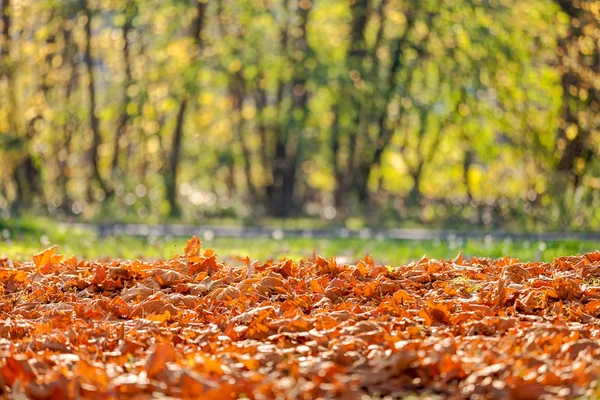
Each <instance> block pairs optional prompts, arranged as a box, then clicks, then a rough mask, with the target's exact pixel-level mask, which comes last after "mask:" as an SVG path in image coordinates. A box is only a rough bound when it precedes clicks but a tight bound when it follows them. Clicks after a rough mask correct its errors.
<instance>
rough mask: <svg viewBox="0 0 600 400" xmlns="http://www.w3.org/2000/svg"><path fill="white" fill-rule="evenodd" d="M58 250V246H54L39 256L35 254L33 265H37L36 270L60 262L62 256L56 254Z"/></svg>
mask: <svg viewBox="0 0 600 400" xmlns="http://www.w3.org/2000/svg"><path fill="white" fill-rule="evenodd" d="M56 249H58V246H52V247H48V248H47V249H45V250H42V251H40V252H39V253H37V254H34V255H33V263H34V264H35V266H36V268H37V269H40V268H42V267H44V266H46V265H53V264H55V263H58V262H60V260H61V259H62V256H61V255H57V254H55V252H56Z"/></svg>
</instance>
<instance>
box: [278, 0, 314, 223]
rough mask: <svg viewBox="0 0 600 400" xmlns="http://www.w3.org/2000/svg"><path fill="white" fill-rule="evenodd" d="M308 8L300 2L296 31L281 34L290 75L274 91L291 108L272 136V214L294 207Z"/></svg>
mask: <svg viewBox="0 0 600 400" xmlns="http://www.w3.org/2000/svg"><path fill="white" fill-rule="evenodd" d="M311 8H312V6H311V3H310V2H306V4H305V3H304V2H300V3H299V4H298V5H297V8H296V10H295V14H296V20H297V21H298V22H297V26H296V27H297V28H298V29H299V31H298V32H299V34H297V35H294V37H293V39H290V36H289V35H288V33H287V27H286V29H284V30H283V31H282V33H281V42H282V46H283V47H284V51H285V50H286V49H287V46H288V42H290V43H289V47H291V48H290V49H289V54H288V57H289V59H290V62H291V63H292V65H293V77H292V81H291V82H290V84H283V83H282V82H280V86H279V90H278V94H277V98H278V105H279V106H280V107H281V106H282V101H283V99H284V96H286V95H287V96H289V97H290V100H291V107H290V109H289V110H286V111H285V121H286V123H285V124H284V126H281V127H280V129H279V130H278V132H277V135H276V141H275V154H274V157H273V159H272V162H271V173H272V177H273V178H272V179H273V182H272V183H271V185H269V186H268V187H267V197H268V199H269V205H270V210H269V211H270V213H271V215H273V216H275V217H288V216H290V215H291V214H292V213H293V210H294V206H295V195H296V191H295V189H296V186H297V180H298V176H299V170H298V163H299V162H300V159H301V156H302V151H303V150H302V141H303V137H304V135H305V131H304V130H305V125H306V118H307V115H308V110H307V108H308V90H307V87H306V84H307V71H306V67H305V63H304V61H305V60H306V58H307V57H308V53H309V51H310V49H309V47H308V42H307V40H306V27H307V25H308V15H309V13H310V10H311ZM285 89H287V90H285ZM280 111H281V110H280Z"/></svg>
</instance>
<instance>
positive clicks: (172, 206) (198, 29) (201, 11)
mask: <svg viewBox="0 0 600 400" xmlns="http://www.w3.org/2000/svg"><path fill="white" fill-rule="evenodd" d="M207 6H208V2H201V1H198V2H197V3H196V15H195V16H194V20H193V21H192V26H191V29H190V31H189V35H190V37H191V38H192V39H194V41H195V43H196V45H197V46H198V51H200V50H201V48H202V30H203V28H204V23H205V18H206V7H207ZM189 96H190V93H186V94H185V95H184V97H183V99H182V100H181V103H180V104H179V111H178V112H177V120H176V123H175V131H174V132H173V138H172V141H171V153H170V156H169V170H168V173H167V174H166V176H167V181H166V182H165V186H166V189H167V201H168V202H169V215H170V216H171V217H178V216H179V215H181V210H180V208H179V203H178V202H177V187H178V184H177V170H178V168H179V163H180V159H181V142H182V140H183V126H184V124H185V112H186V110H187V108H188V102H189Z"/></svg>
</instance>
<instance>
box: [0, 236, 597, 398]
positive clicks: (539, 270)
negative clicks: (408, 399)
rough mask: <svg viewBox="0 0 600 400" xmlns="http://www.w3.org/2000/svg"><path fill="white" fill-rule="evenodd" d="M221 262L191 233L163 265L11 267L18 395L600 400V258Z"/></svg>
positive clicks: (7, 388)
mask: <svg viewBox="0 0 600 400" xmlns="http://www.w3.org/2000/svg"><path fill="white" fill-rule="evenodd" d="M237 264H238V265H225V264H223V263H221V262H219V261H218V260H217V258H216V255H215V254H214V252H213V251H211V250H205V251H202V250H201V248H200V241H199V240H198V238H192V239H191V240H190V241H189V242H188V244H187V246H186V248H185V253H184V254H181V255H176V256H175V257H173V258H172V259H170V260H166V261H165V260H158V261H152V262H142V261H138V260H136V261H120V260H114V261H107V262H87V261H79V260H77V259H75V258H70V259H63V257H62V256H60V255H58V254H56V249H55V248H54V247H53V248H49V249H47V250H45V251H43V252H41V253H38V254H36V255H35V256H34V257H33V262H25V263H19V262H16V261H12V260H7V259H2V260H0V283H1V285H0V290H1V291H2V303H1V315H0V360H1V367H0V388H1V390H2V394H3V396H4V397H12V398H54V399H59V398H98V399H100V398H101V399H106V398H135V399H143V398H149V397H157V396H167V397H174V398H198V399H203V398H205V399H220V398H230V397H233V398H251V399H275V398H281V399H297V398H305V399H313V398H341V399H364V398H370V396H376V397H377V396H379V397H385V396H389V397H392V398H396V397H398V398H399V397H402V396H405V395H407V394H410V393H430V394H432V395H434V396H436V397H439V398H472V399H478V398H481V399H484V398H498V399H503V398H505V399H536V398H548V399H551V398H572V397H576V396H595V395H598V394H599V393H600V391H598V386H599V384H598V380H599V375H600V361H599V356H600V341H599V336H600V324H599V319H598V317H599V315H600V286H599V282H600V252H595V253H589V254H586V255H583V256H575V257H562V258H557V259H555V260H554V261H553V262H552V263H539V262H536V263H522V262H519V261H518V260H516V259H512V258H509V257H505V258H502V259H497V260H490V259H485V258H472V259H463V257H462V256H461V255H459V256H457V257H456V258H455V259H454V260H448V261H439V260H432V259H427V258H423V259H421V260H420V261H417V262H413V263H411V264H409V265H405V266H400V267H396V268H389V267H388V266H384V265H377V264H375V263H374V262H373V259H372V258H370V257H365V258H364V259H363V260H361V261H360V262H358V264H357V265H352V266H349V265H340V264H337V263H336V261H335V260H334V259H331V260H327V259H324V258H322V257H319V256H315V257H313V259H309V260H301V261H300V262H298V263H296V262H293V261H291V260H281V261H278V262H272V261H270V262H266V263H264V264H261V263H258V262H256V261H254V262H251V261H250V260H249V259H245V260H240V262H239V263H237Z"/></svg>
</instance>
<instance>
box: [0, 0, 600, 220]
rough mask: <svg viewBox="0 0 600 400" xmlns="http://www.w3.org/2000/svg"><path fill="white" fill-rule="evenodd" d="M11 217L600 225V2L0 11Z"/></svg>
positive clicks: (287, 1) (179, 4) (333, 2)
mask: <svg viewBox="0 0 600 400" xmlns="http://www.w3.org/2000/svg"><path fill="white" fill-rule="evenodd" d="M0 4H1V7H0V165H1V166H2V168H0V209H1V210H3V214H4V215H10V214H13V213H18V212H19V211H22V210H24V209H26V210H28V209H32V208H33V209H37V210H42V211H43V212H47V213H50V214H53V215H54V214H55V215H65V216H79V217H83V218H93V217H95V216H98V215H102V216H104V217H106V216H108V217H109V218H114V219H123V218H140V219H146V218H163V217H166V216H171V217H180V218H182V219H184V220H194V219H199V218H202V217H205V216H208V215H216V216H223V215H231V216H236V217H245V218H247V217H252V216H261V215H271V216H275V217H289V216H302V215H309V216H316V215H319V216H321V217H324V218H327V219H333V218H337V219H344V218H346V217H348V216H356V215H361V216H365V218H368V219H369V220H373V221H378V220H382V219H390V218H391V219H392V220H402V219H406V218H410V219H416V220H419V221H421V222H431V221H438V222H439V221H450V220H453V219H456V220H460V221H467V222H469V223H476V224H482V225H490V224H495V225H502V224H504V223H506V221H508V220H511V221H520V222H523V224H524V225H522V227H523V226H537V225H539V224H541V225H543V226H545V227H551V228H557V227H559V228H571V229H590V228H592V229H593V228H594V227H596V228H597V227H598V226H599V223H600V208H598V207H591V205H592V204H594V202H596V204H597V202H598V201H600V190H598V189H600V178H599V176H600V164H599V163H598V160H597V158H598V157H597V156H598V153H599V148H600V134H599V132H598V128H599V123H600V113H599V111H600V109H599V94H598V89H599V88H600V77H599V75H598V73H599V68H600V60H599V59H598V54H599V53H598V51H599V49H598V48H599V45H600V42H599V39H600V28H599V25H598V22H599V21H600V2H597V1H586V0H572V1H567V0H528V1H518V0H313V1H311V0H299V1H298V0H214V1H197V0H170V1H161V0H144V1H142V0H35V1H32V0H0Z"/></svg>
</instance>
